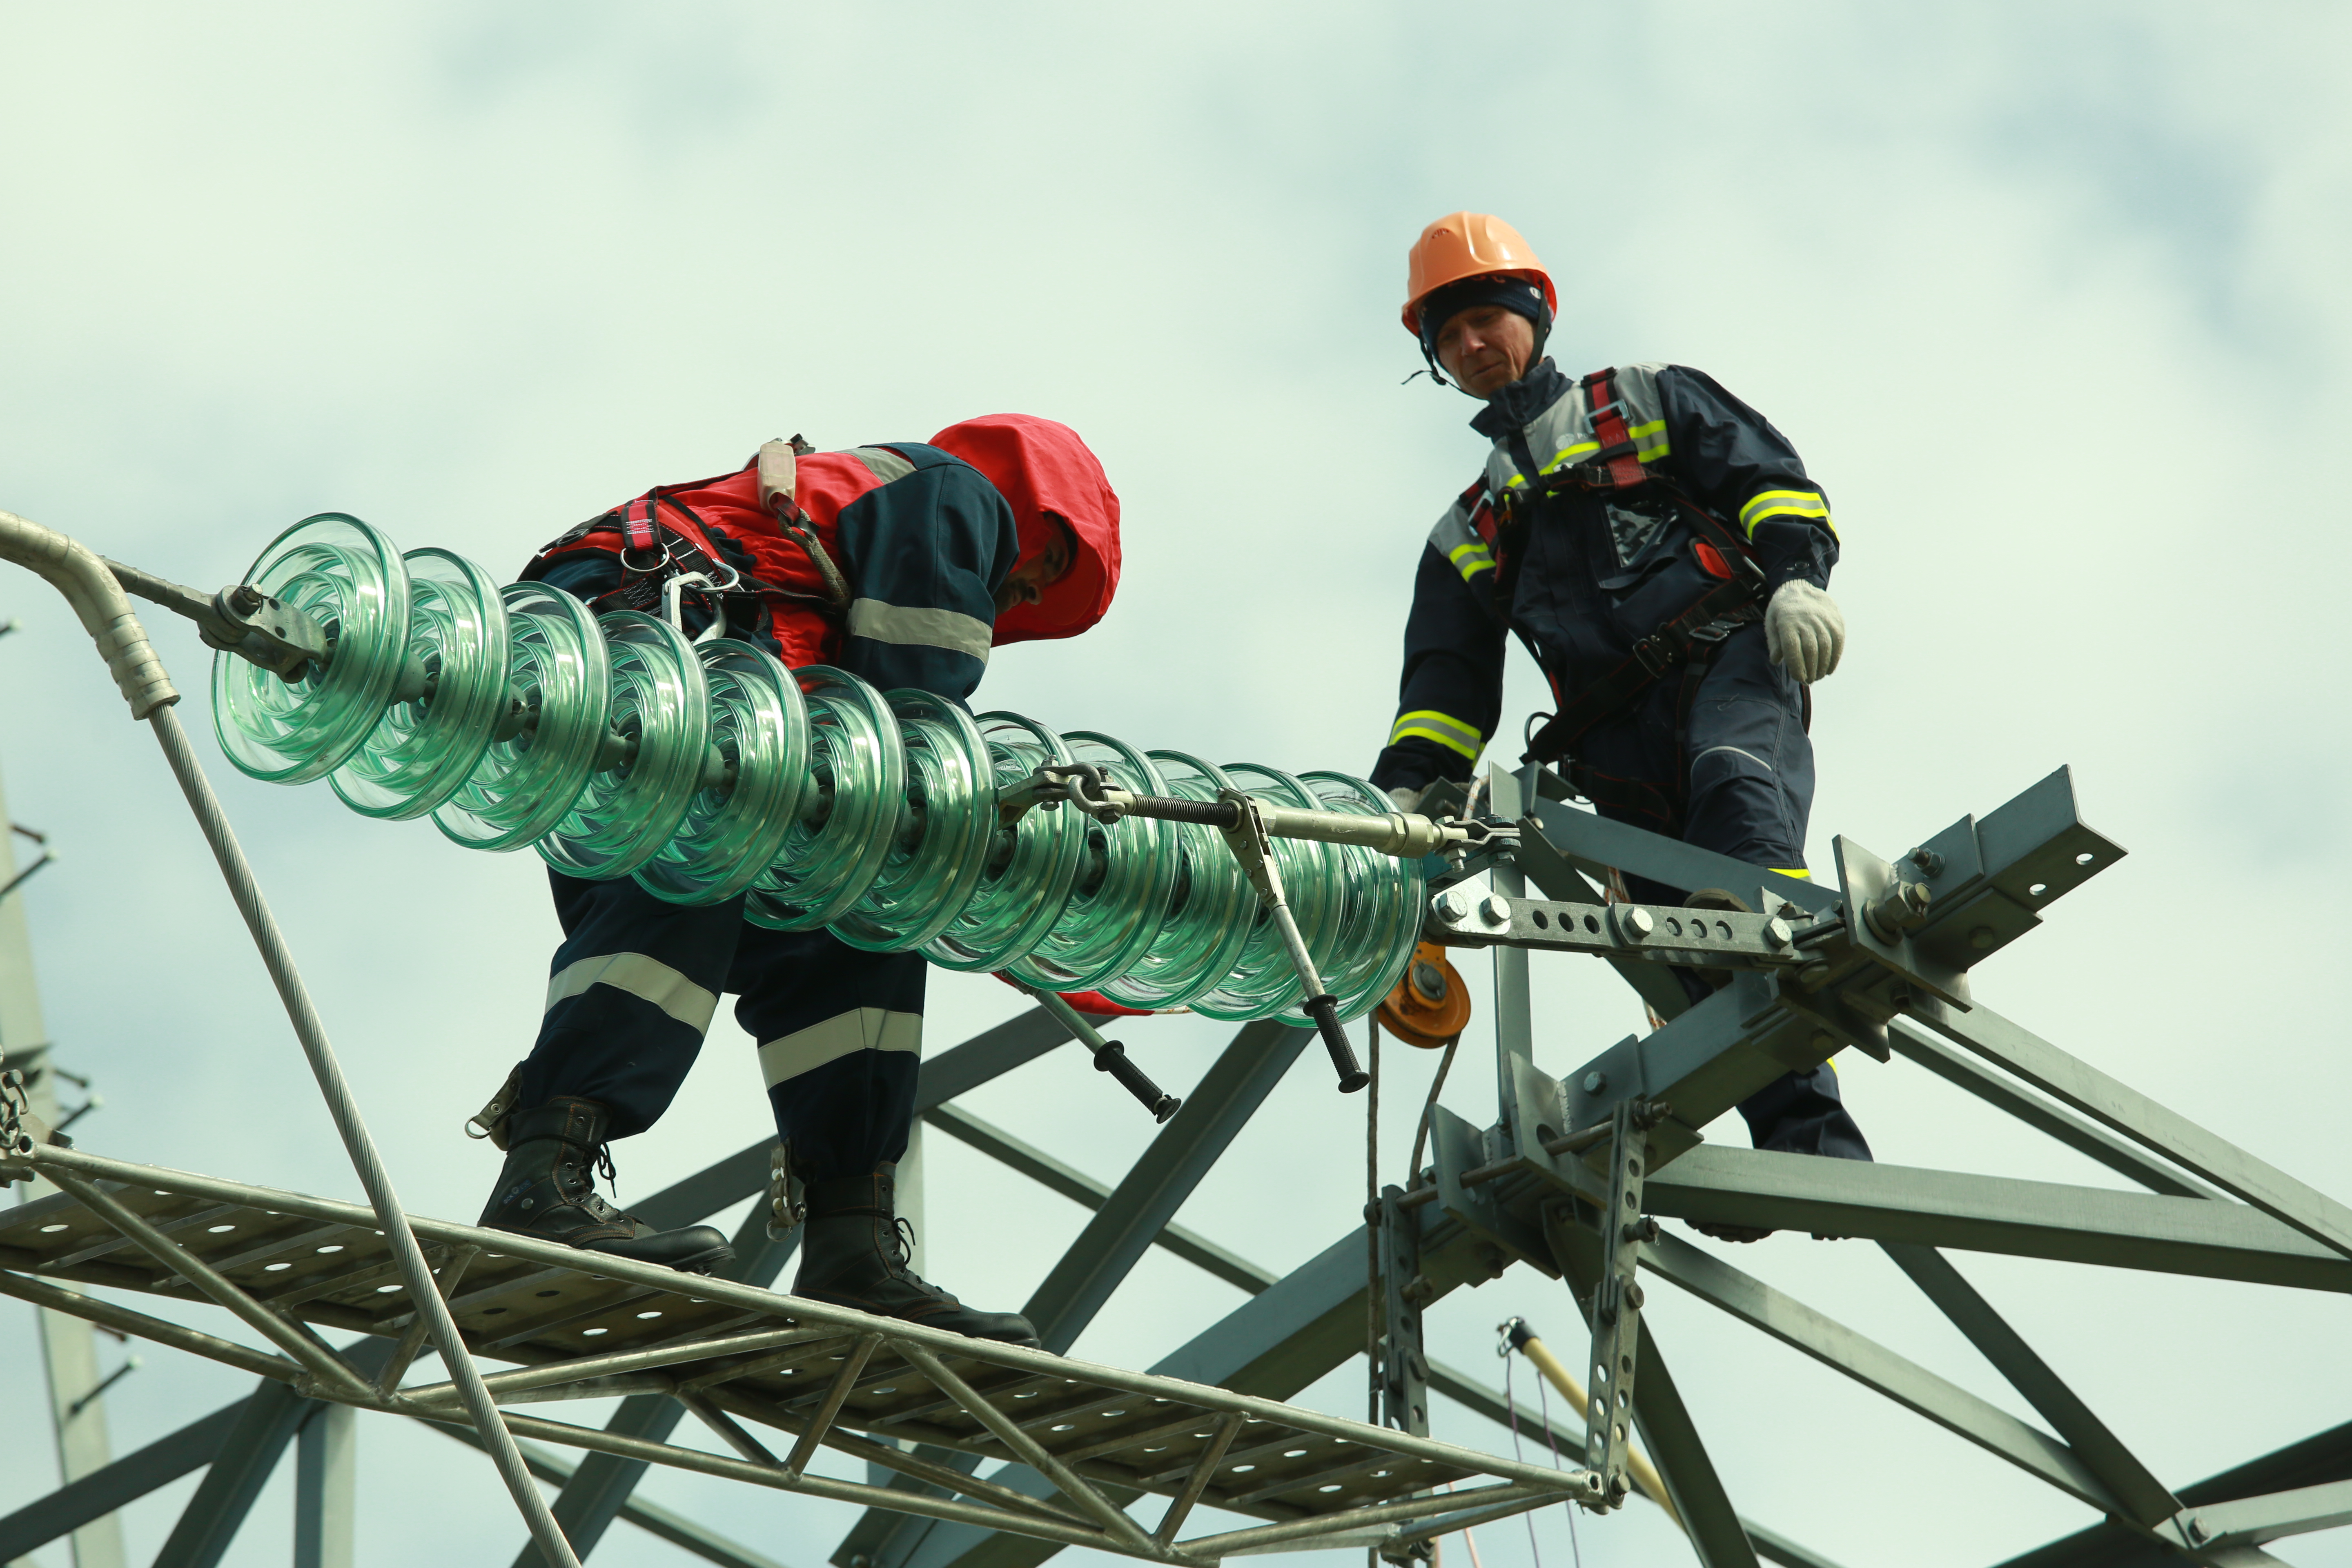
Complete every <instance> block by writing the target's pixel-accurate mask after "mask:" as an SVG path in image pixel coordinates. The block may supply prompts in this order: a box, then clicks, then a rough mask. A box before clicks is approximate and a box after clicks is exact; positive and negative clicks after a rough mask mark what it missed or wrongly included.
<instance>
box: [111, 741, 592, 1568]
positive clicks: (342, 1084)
mask: <svg viewBox="0 0 2352 1568" xmlns="http://www.w3.org/2000/svg"><path fill="white" fill-rule="evenodd" d="M147 721H148V723H149V724H150V725H152V727H153V729H154V731H155V740H156V742H157V743H158V744H159V745H161V746H162V747H163V757H164V760H165V761H166V762H167V763H170V764H171V768H172V775H173V777H174V778H176V779H178V780H179V782H180V792H181V793H182V794H183V795H186V796H187V798H188V807H189V809H190V810H192V811H194V813H195V814H196V823H197V825H198V826H200V827H201V828H202V829H203V830H204V835H205V843H206V844H207V845H209V846H210V847H211V848H212V852H213V858H214V859H215V861H217V862H219V864H220V869H221V877H222V879H224V880H226V882H227V883H228V890H229V897H230V898H231V900H234V901H235V902H236V908H237V912H238V913H239V914H241V915H243V916H244V917H245V924H246V929H247V931H251V932H252V933H253V943H254V946H256V947H257V948H258V949H260V951H261V962H262V965H263V967H265V968H266V969H268V971H269V979H270V984H273V985H275V986H276V987H277V988H278V1000H279V1001H280V1002H281V1003H283V1004H284V1005H285V1007H286V1016H287V1017H288V1018H289V1020H290V1021H291V1022H292V1023H293V1025H294V1036H295V1038H297V1039H298V1040H299V1041H300V1042H301V1044H302V1054H303V1055H304V1056H305V1057H307V1058H310V1072H311V1075H312V1076H313V1077H314V1078H316V1079H318V1080H319V1092H320V1095H322V1096H323V1097H325V1099H326V1101H327V1113H328V1115H330V1116H331V1117H332V1118H333V1119H334V1123H335V1131H336V1132H337V1133H339V1134H340V1135H341V1138H342V1141H343V1149H344V1152H346V1153H348V1154H349V1155H350V1156H351V1161H352V1169H353V1170H355V1171H357V1172H358V1173H359V1178H360V1186H361V1188H362V1190H364V1191H365V1192H366V1194H367V1199H368V1206H369V1207H370V1208H372V1209H373V1210H374V1211H375V1215H376V1218H377V1219H378V1220H379V1221H381V1222H382V1223H383V1239H384V1245H385V1246H386V1247H389V1248H390V1249H391V1251H392V1258H393V1264H394V1267H395V1268H397V1269H398V1270H399V1273H400V1279H401V1283H402V1284H403V1285H404V1286H405V1287H406V1288H407V1290H408V1299H409V1300H410V1302H411V1303H412V1304H413V1305H414V1306H415V1309H416V1310H417V1312H418V1313H419V1314H420V1315H421V1316H423V1317H424V1319H425V1322H426V1325H427V1332H428V1333H430V1334H431V1336H432V1339H433V1344H434V1348H435V1349H436V1350H437V1351H439V1352H441V1359H442V1361H443V1363H446V1365H447V1366H448V1368H449V1375H450V1376H451V1378H452V1379H453V1380H455V1381H456V1383H457V1391H458V1395H459V1397H460V1398H462V1399H463V1400H464V1402H465V1405H466V1414H467V1415H468V1416H469V1417H471V1418H472V1420H473V1423H474V1426H475V1427H476V1428H477V1429H478V1431H479V1432H480V1433H481V1436H482V1439H483V1441H484V1443H485V1444H486V1445H487V1446H488V1451H489V1455H490V1459H491V1461H492V1462H493V1463H494V1464H496V1465H497V1466H498V1468H499V1478H500V1479H503V1480H504V1481H505V1482H506V1486H507V1490H508V1491H509V1492H510V1493H512V1494H513V1496H514V1500H515V1506H516V1507H517V1508H519V1509H520V1510H522V1515H523V1519H524V1521H526V1522H527V1523H529V1525H530V1533H531V1539H532V1540H534V1541H536V1542H538V1543H539V1549H540V1551H541V1553H542V1554H544V1555H545V1557H546V1558H547V1561H548V1562H549V1563H550V1564H551V1565H552V1568H579V1563H580V1560H579V1559H578V1558H577V1557H575V1556H573V1555H572V1545H571V1542H567V1541H566V1540H564V1538H563V1531H562V1527H560V1526H559V1525H557V1523H556V1522H555V1515H554V1513H553V1511H552V1510H550V1509H549V1507H548V1505H547V1499H546V1498H545V1497H544V1496H542V1495H541V1492H540V1489H539V1485H538V1483H537V1482H536V1481H534V1480H532V1479H531V1475H530V1468H528V1467H527V1466H526V1465H525V1464H524V1463H523V1458H522V1450H521V1449H520V1448H519V1447H516V1446H515V1440H514V1435H513V1434H512V1433H511V1432H509V1431H508V1430H507V1426H506V1421H505V1418H504V1417H503V1416H502V1415H500V1414H499V1407H498V1404H497V1402H496V1401H494V1400H493V1399H492V1398H491V1397H490V1391H489V1389H488V1387H486V1386H485V1385H484V1384H483V1382H482V1374H481V1371H480V1369H479V1368H478V1367H476V1366H475V1364H474V1357H473V1352H470V1351H469V1350H467V1348H466V1342H465V1341H464V1340H463V1339H462V1338H460V1337H459V1335H458V1332H457V1319H456V1318H455V1317H453V1316H451V1315H450V1311H449V1304H448V1302H446V1300H443V1299H442V1296H441V1290H440V1287H439V1285H438V1284H437V1283H436V1281H435V1279H434V1278H433V1268H432V1265H431V1264H429V1263H427V1262H426V1261H425V1251H424V1249H423V1248H422V1247H418V1246H417V1245H416V1233H415V1231H413V1230H411V1229H410V1228H409V1226H408V1215H407V1214H406V1212H405V1211H404V1210H403V1209H402V1207H401V1205H400V1197H399V1194H396V1193H394V1191H393V1187H392V1177H391V1175H390V1173H387V1172H386V1171H385V1170H384V1166H383V1156H382V1155H381V1154H380V1153H379V1152H377V1150H376V1145H375V1139H374V1136H373V1134H371V1133H370V1132H369V1131H368V1129H367V1123H366V1122H365V1121H362V1119H361V1117H360V1112H359V1106H358V1104H357V1103H356V1102H355V1101H354V1100H352V1086H351V1084H350V1082H349V1080H347V1079H345V1078H344V1077H343V1068H342V1064H341V1062H339V1061H337V1060H336V1059H335V1049H334V1047H333V1046H332V1045H331V1044H330V1043H329V1042H328V1039H327V1030H326V1026H325V1025H324V1024H323V1023H321V1022H320V1018H319V1011H318V1008H317V1007H316V1006H315V1005H313V1004H312V1003H311V1000H310V987H308V986H307V985H305V984H303V983H302V976H301V974H300V973H299V971H298V970H296V969H295V967H294V959H293V955H292V954H291V953H290V952H288V951H287V947H286V939H285V936H284V934H283V933H282V932H281V931H279V930H278V920H277V917H276V916H274V915H272V914H271V913H270V912H269V905H268V901H267V900H264V899H263V898H262V896H261V889H260V886H259V884H258V883H257V882H256V881H255V879H254V875H253V867H252V866H251V864H250V863H248V862H247V859H246V858H245V850H244V848H243V847H242V846H240V845H239V844H238V843H237V841H236V831H235V830H234V829H233V828H231V827H230V826H229V825H228V818H227V816H226V815H225V814H224V813H223V812H222V810H221V804H220V797H219V796H217V795H215V794H214V793H213V786H212V781H211V780H209V779H207V778H206V777H205V771H204V768H203V765H202V764H201V763H198V762H197V760H196V754H195V752H194V749H193V748H192V747H191V746H190V745H189V744H188V733H187V731H185V730H184V729H183V728H181V726H180V721H179V717H178V715H176V714H175V713H174V712H173V710H172V708H171V707H170V705H168V704H166V705H165V706H163V707H159V708H157V709H156V710H154V711H153V712H152V713H151V714H149V715H148V720H147Z"/></svg>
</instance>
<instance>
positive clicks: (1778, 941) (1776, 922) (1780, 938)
mask: <svg viewBox="0 0 2352 1568" xmlns="http://www.w3.org/2000/svg"><path fill="white" fill-rule="evenodd" d="M1796 939H1797V933H1796V932H1795V931H1790V929H1789V922H1788V921H1784V920H1782V919H1780V916H1778V915H1775V916H1773V917H1772V918H1771V919H1770V920H1769V921H1765V922H1764V945H1765V946H1766V947H1769V948H1771V949H1772V950H1773V951H1774V952H1778V951H1780V949H1781V948H1784V947H1786V946H1788V945H1789V944H1790V942H1794V941H1795V940H1796Z"/></svg>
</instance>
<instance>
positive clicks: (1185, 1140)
mask: <svg viewBox="0 0 2352 1568" xmlns="http://www.w3.org/2000/svg"><path fill="white" fill-rule="evenodd" d="M1313 1038H1314V1036H1313V1034H1312V1033H1311V1032H1309V1031H1307V1030H1305V1029H1294V1028H1290V1027H1288V1026H1286V1025H1283V1024H1278V1023H1276V1022H1274V1021H1273V1020H1271V1019H1267V1020H1262V1021H1260V1022H1258V1023H1255V1024H1248V1025H1244V1026H1243V1027H1242V1029H1241V1032H1240V1033H1238V1034H1236V1035H1235V1036H1234V1038H1233V1041H1232V1043H1231V1044H1229V1045H1228V1046H1226V1047H1225V1048H1224V1051H1223V1053H1222V1054H1221V1055H1220V1056H1219V1057H1218V1058H1217V1059H1216V1061H1215V1063H1214V1064H1213V1065H1212V1066H1211V1068H1209V1070H1208V1072H1207V1073H1205V1074H1204V1075H1202V1079H1201V1081H1200V1083H1199V1084H1198V1085H1196V1086H1195V1087H1194V1088H1193V1089H1192V1093H1191V1094H1189V1095H1187V1096H1186V1097H1185V1100H1184V1104H1183V1107H1182V1109H1181V1110H1178V1111H1177V1112H1176V1114H1175V1115H1174V1116H1173V1117H1172V1118H1171V1119H1170V1121H1169V1122H1168V1124H1167V1126H1165V1127H1163V1128H1161V1129H1160V1133H1159V1135H1158V1136H1157V1137H1155V1138H1153V1139H1152V1141H1151V1142H1150V1146H1149V1147H1148V1148H1146V1149H1145V1150H1144V1152H1143V1154H1142V1156H1141V1157H1140V1158H1139V1159H1138V1160H1137V1161H1136V1163H1135V1165H1134V1167H1133V1168H1132V1169H1131V1170H1129V1172H1128V1173H1127V1174H1126V1176H1125V1177H1123V1178H1121V1180H1120V1182H1119V1184H1118V1187H1117V1188H1116V1189H1115V1190H1114V1191H1113V1192H1112V1193H1111V1194H1110V1196H1109V1197H1108V1199H1106V1200H1104V1203H1103V1206H1102V1207H1101V1208H1100V1209H1099V1210H1098V1211H1097V1213H1096V1215H1095V1217H1094V1218H1093V1219H1092V1220H1090V1221H1089V1222H1087V1227H1086V1228H1085V1229H1084V1230H1082V1231H1080V1232H1079V1233H1078V1237H1077V1239H1076V1240H1075V1241H1073V1242H1072V1243H1071V1244H1070V1246H1069V1248H1068V1249H1067V1250H1066V1251H1065V1252H1064V1253H1063V1254H1062V1258H1061V1261H1060V1262H1058V1263H1056V1264H1055V1266H1054V1268H1053V1269H1052V1271H1051V1272H1049V1273H1048V1274H1047V1275H1046V1276H1045V1280H1044V1281H1043V1282H1042V1283H1041V1284H1039V1285H1038V1287H1037V1289H1036V1290H1035V1291H1034V1293H1033V1294H1032V1295H1031V1296H1030V1298H1029V1300H1028V1302H1027V1304H1026V1305H1024V1307H1023V1308H1022V1309H1021V1315H1022V1316H1023V1317H1024V1318H1027V1319H1028V1320H1029V1321H1031V1322H1032V1323H1034V1324H1035V1325H1036V1328H1037V1337H1038V1339H1039V1340H1040V1341H1042V1342H1044V1344H1045V1348H1046V1349H1047V1350H1049V1351H1064V1350H1067V1349H1068V1348H1069V1347H1070V1345H1071V1344H1072V1343H1074V1342H1076V1339H1077V1337H1078V1335H1079V1334H1080V1333H1082V1332H1083V1331H1085V1329H1086V1327H1087V1324H1088V1323H1091V1322H1092V1321H1094V1317H1095V1314H1096V1313H1097V1312H1098V1311H1100V1310H1102V1306H1103V1303H1104V1302H1105V1301H1108V1300H1110V1294H1111V1292H1112V1291H1113V1290H1114V1289H1118V1285H1119V1283H1120V1281H1122V1280H1124V1279H1126V1278H1127V1276H1128V1275H1129V1272H1130V1271H1132V1270H1133V1268H1135V1265H1136V1262H1137V1260H1138V1259H1139V1258H1142V1256H1143V1254H1144V1252H1145V1251H1146V1250H1147V1249H1148V1248H1149V1247H1150V1246H1151V1242H1152V1238H1153V1237H1156V1236H1158V1235H1159V1234H1160V1230H1161V1229H1162V1228H1163V1227H1164V1226H1166V1225H1167V1224H1168V1222H1169V1220H1170V1219H1171V1218H1172V1217H1174V1215H1175V1213H1176V1211H1177V1210H1178V1209H1179V1208H1181V1207H1182V1206H1183V1204H1184V1200H1185V1199H1187V1198H1189V1197H1191V1196H1192V1190H1193V1188H1195V1187H1197V1186H1199V1185H1200V1184H1201V1178H1202V1177H1203V1176H1205V1175H1207V1174H1208V1173H1209V1171H1210V1168H1211V1167H1212V1166H1213V1165H1214V1164H1215V1163H1217V1161H1218V1159H1219V1158H1220V1157H1221V1156H1222V1155H1223V1153H1224V1152H1225V1151H1226V1150H1227V1149H1228V1148H1230V1147H1232V1145H1233V1142H1234V1139H1235V1138H1237V1137H1239V1136H1240V1135H1241V1131H1242V1129H1243V1128H1244V1126H1246V1125H1247V1124H1248V1122H1249V1119H1250V1118H1251V1117H1252V1116H1254V1115H1255V1114H1256V1113H1257V1109H1258V1107H1259V1106H1261V1105H1263V1104H1265V1099H1266V1096H1268V1095H1270V1094H1272V1093H1273V1092H1274V1089H1275V1086H1276V1085H1277V1084H1279V1083H1280V1082H1281V1081H1282V1078H1283V1075H1284V1074H1285V1073H1286V1072H1288V1071H1289V1070H1290V1066H1291V1064H1292V1063H1293V1062H1295V1061H1297V1059H1298V1056H1299V1053H1300V1052H1301V1051H1303V1050H1304V1049H1306V1047H1307V1042H1308V1041H1309V1040H1311V1039H1313Z"/></svg>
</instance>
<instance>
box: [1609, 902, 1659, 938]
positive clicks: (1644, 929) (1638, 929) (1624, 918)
mask: <svg viewBox="0 0 2352 1568" xmlns="http://www.w3.org/2000/svg"><path fill="white" fill-rule="evenodd" d="M1657 929H1658V922H1657V921H1654V920H1652V919H1651V918H1650V911H1649V910H1641V909H1631V910H1622V911H1621V912H1620V913H1619V914H1618V916H1617V931H1618V934H1620V935H1621V936H1622V937H1623V938H1624V939H1625V940H1626V941H1627V942H1639V941H1641V940H1642V939H1643V937H1645V936H1648V935H1649V934H1650V933H1651V932H1652V931H1655V930H1657Z"/></svg>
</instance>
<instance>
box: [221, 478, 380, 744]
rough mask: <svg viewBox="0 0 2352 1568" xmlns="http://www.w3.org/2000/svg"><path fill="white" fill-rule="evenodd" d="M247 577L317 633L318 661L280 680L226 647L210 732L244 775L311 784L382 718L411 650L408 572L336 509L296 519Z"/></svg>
mask: <svg viewBox="0 0 2352 1568" xmlns="http://www.w3.org/2000/svg"><path fill="white" fill-rule="evenodd" d="M245 581H246V583H247V584H249V585H251V586H253V587H255V588H258V589H260V590H261V591H262V592H263V593H265V594H267V595H270V596H271V597H272V598H275V599H278V600H281V601H283V602H284V603H286V604H288V605H292V606H293V607H294V608H295V609H298V610H300V611H302V612H303V613H304V614H306V615H309V616H311V617H312V618H313V619H315V620H316V621H318V623H319V624H320V626H322V627H324V628H325V630H326V633H327V637H328V640H329V642H330V644H331V653H330V655H329V658H328V660H327V666H326V668H324V669H320V668H319V667H318V666H316V665H312V666H311V667H310V673H309V675H308V676H307V677H306V678H305V679H301V680H285V679H280V678H279V677H278V676H277V675H274V674H272V673H271V672H270V671H268V670H266V669H264V668H261V667H260V666H259V665H256V664H249V663H247V661H246V660H244V659H242V658H238V657H237V656H236V654H233V653H222V654H220V655H218V656H216V657H215V658H214V660H213V728H214V731H215V733H217V734H218V735H219V736H220V743H221V750H222V751H224V752H227V753H228V760H229V761H230V762H231V763H234V764H235V765H236V768H237V770H238V771H239V772H241V773H247V774H248V775H250V776H251V777H254V778H257V779H264V780H267V781H268V782H269V783H271V784H309V783H310V782H311V781H312V780H314V779H321V778H324V777H326V776H327V775H328V774H329V773H332V772H334V771H335V769H337V768H338V767H341V765H342V763H343V762H344V761H345V760H346V759H347V758H349V757H350V756H351V754H352V752H356V751H358V750H359V749H360V747H361V746H362V744H363V743H364V742H366V740H367V738H368V735H369V732H370V731H373V730H374V729H375V728H376V726H377V725H378V724H379V723H381V722H382V721H383V710H384V706H385V704H386V703H388V702H390V701H391V700H392V691H393V686H394V683H395V682H396V681H397V680H398V679H400V666H401V660H402V658H403V656H404V654H405V653H406V652H407V648H408V619H409V597H408V574H407V572H406V571H405V570H404V569H403V568H402V566H401V563H400V552H399V549H398V547H397V546H395V545H394V543H393V542H392V541H391V540H389V539H387V538H385V537H384V536H383V534H381V533H379V532H377V531H375V530H374V529H373V528H370V527H369V526H368V525H367V524H366V523H364V522H362V521H360V520H359V519H358V518H355V517H346V516H344V515H343V514H342V513H341V512H334V511H330V512H321V513H320V514H319V515H318V516H316V517H308V518H304V519H303V520H302V521H300V522H298V523H296V524H295V525H294V526H293V527H291V528H289V529H288V530H287V531H285V532H283V533H281V534H279V535H278V537H277V538H276V539H275V540H273V541H272V542H270V545H269V548H268V549H267V550H265V551H263V552H261V554H260V555H259V556H258V557H257V558H256V559H255V561H254V563H253V564H252V565H251V566H249V567H247V569H246V574H245Z"/></svg>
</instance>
